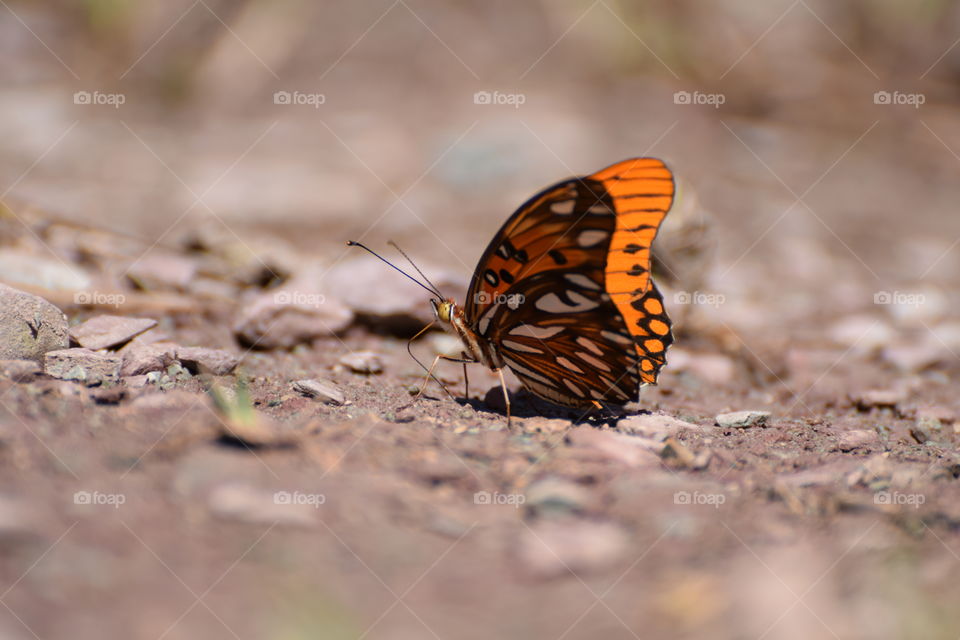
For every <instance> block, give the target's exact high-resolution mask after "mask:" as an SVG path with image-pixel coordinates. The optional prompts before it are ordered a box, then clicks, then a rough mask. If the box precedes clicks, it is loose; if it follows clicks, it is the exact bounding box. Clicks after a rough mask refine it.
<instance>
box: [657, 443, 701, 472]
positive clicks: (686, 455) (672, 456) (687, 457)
mask: <svg viewBox="0 0 960 640" xmlns="http://www.w3.org/2000/svg"><path fill="white" fill-rule="evenodd" d="M660 457H661V458H663V459H664V460H676V461H677V462H678V463H679V464H680V466H683V467H688V468H692V467H693V464H694V462H695V461H696V459H697V456H696V454H694V453H693V451H691V450H690V449H689V448H688V447H687V446H686V445H685V444H683V443H682V442H680V441H679V440H677V439H676V438H674V437H672V436H671V437H669V438H667V440H666V442H664V445H663V449H662V450H661V451H660Z"/></svg>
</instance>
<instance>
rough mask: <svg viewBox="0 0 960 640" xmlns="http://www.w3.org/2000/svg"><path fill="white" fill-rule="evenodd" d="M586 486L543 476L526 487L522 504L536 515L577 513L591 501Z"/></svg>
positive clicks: (590, 494) (591, 498)
mask: <svg viewBox="0 0 960 640" xmlns="http://www.w3.org/2000/svg"><path fill="white" fill-rule="evenodd" d="M593 501H594V500H593V494H592V493H591V491H590V490H589V489H587V488H586V487H584V486H582V485H579V484H577V483H575V482H570V481H569V480H563V479H561V478H544V479H542V480H537V481H536V482H534V483H533V484H531V485H530V486H529V487H527V490H526V493H525V496H524V501H523V504H524V506H525V507H526V508H527V509H528V510H529V511H530V512H532V513H534V514H536V515H555V514H570V513H572V514H578V515H582V514H583V513H584V512H585V511H586V508H587V505H588V504H590V503H591V502H593Z"/></svg>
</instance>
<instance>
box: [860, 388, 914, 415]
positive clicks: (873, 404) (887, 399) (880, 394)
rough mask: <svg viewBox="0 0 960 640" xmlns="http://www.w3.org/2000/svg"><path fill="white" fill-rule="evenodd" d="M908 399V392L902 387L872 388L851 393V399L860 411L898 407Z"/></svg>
mask: <svg viewBox="0 0 960 640" xmlns="http://www.w3.org/2000/svg"><path fill="white" fill-rule="evenodd" d="M906 399H907V394H906V392H905V391H904V390H901V389H872V390H870V391H863V392H861V393H857V394H851V395H850V400H851V401H852V402H853V404H854V405H855V406H856V407H857V409H859V410H860V411H869V410H871V409H896V408H897V405H898V404H900V403H901V402H903V401H904V400H906Z"/></svg>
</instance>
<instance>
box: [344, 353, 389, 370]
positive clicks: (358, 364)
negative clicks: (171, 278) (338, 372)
mask: <svg viewBox="0 0 960 640" xmlns="http://www.w3.org/2000/svg"><path fill="white" fill-rule="evenodd" d="M338 362H339V363H340V364H342V365H343V366H345V367H347V368H348V369H350V371H353V372H354V373H363V374H371V373H382V372H383V361H382V360H381V359H380V356H379V354H377V353H376V352H374V351H353V352H352V353H348V354H345V355H343V356H341V357H340V360H338Z"/></svg>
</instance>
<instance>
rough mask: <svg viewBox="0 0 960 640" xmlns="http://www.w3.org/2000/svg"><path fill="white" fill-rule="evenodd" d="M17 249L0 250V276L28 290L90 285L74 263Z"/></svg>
mask: <svg viewBox="0 0 960 640" xmlns="http://www.w3.org/2000/svg"><path fill="white" fill-rule="evenodd" d="M47 256H49V254H47V255H39V254H37V253H34V252H32V251H23V250H20V249H6V248H5V249H2V250H0V279H2V280H3V281H4V282H9V283H11V284H17V285H22V286H24V287H28V288H30V289H35V288H40V289H46V290H48V291H79V290H81V289H86V288H87V287H89V286H90V276H89V275H88V274H87V273H86V272H85V271H84V270H83V269H81V268H80V267H78V266H76V265H70V264H64V262H63V261H62V260H58V259H56V258H54V257H53V256H49V257H47Z"/></svg>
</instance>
